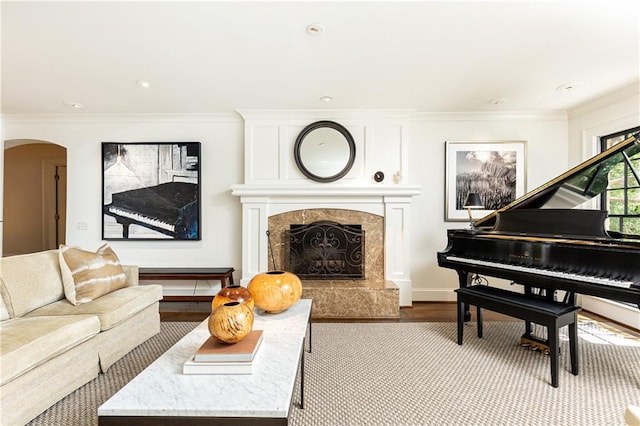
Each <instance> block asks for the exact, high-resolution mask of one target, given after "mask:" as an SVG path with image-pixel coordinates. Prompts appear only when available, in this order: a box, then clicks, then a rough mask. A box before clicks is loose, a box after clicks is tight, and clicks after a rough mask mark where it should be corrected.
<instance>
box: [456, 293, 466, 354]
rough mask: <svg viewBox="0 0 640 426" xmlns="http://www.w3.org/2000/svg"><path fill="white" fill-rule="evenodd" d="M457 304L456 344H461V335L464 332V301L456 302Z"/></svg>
mask: <svg viewBox="0 0 640 426" xmlns="http://www.w3.org/2000/svg"><path fill="white" fill-rule="evenodd" d="M457 306H458V344H459V345H462V336H463V333H464V321H463V318H464V316H465V309H466V306H467V304H466V303H461V302H458V303H457Z"/></svg>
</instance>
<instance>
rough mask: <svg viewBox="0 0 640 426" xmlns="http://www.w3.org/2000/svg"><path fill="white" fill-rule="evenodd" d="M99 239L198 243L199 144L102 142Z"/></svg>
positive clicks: (199, 236) (199, 234)
mask: <svg viewBox="0 0 640 426" xmlns="http://www.w3.org/2000/svg"><path fill="white" fill-rule="evenodd" d="M102 184H103V185H102V186H103V188H102V217H103V219H102V238H103V239H104V240H159V239H165V240H200V238H201V229H200V204H201V203H200V198H201V196H200V142H170V143H166V142H155V143H154V142H134V143H120V142H103V143H102Z"/></svg>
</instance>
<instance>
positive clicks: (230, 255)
mask: <svg viewBox="0 0 640 426" xmlns="http://www.w3.org/2000/svg"><path fill="white" fill-rule="evenodd" d="M3 121H4V139H5V140H11V139H39V140H46V141H51V142H54V143H57V144H60V145H62V146H65V147H66V148H67V155H68V182H69V184H68V220H67V229H68V231H67V243H68V244H71V245H78V246H81V247H84V248H87V249H95V248H97V247H98V246H99V245H100V244H101V239H100V238H101V221H102V215H101V194H100V191H101V185H102V183H101V154H100V142H103V141H122V142H134V141H140V142H149V141H159V142H170V141H200V142H202V165H203V168H202V201H203V203H202V204H203V205H202V217H203V225H202V227H203V234H202V241H198V242H170V243H166V244H163V243H160V242H148V241H128V242H120V241H114V242H112V243H111V244H112V245H113V247H114V248H115V250H116V252H117V253H118V254H119V255H120V257H121V258H122V261H123V262H125V263H134V264H138V265H141V266H174V265H183V266H227V265H228V266H233V267H235V268H236V270H237V271H238V272H237V273H236V276H237V277H240V276H242V272H241V269H242V265H241V246H240V244H241V241H240V240H241V235H242V227H241V220H242V218H241V214H242V213H241V204H240V201H239V200H238V198H237V197H233V196H231V194H230V188H231V186H232V185H234V184H238V183H242V182H243V178H244V169H243V168H244V166H243V164H244V153H243V146H244V135H243V128H244V127H243V126H244V123H243V122H242V120H241V119H240V117H239V116H227V115H224V116H219V115H187V116H145V115H142V116H137V115H131V116H117V117H82V116H79V117H75V116H67V117H14V116H9V117H7V116H5V117H3ZM408 128H409V131H408V133H409V134H408V140H409V143H408V150H407V151H408V154H409V160H408V163H409V165H408V168H407V169H408V170H409V171H410V173H409V177H408V179H407V181H406V183H407V184H409V185H420V186H421V187H422V191H421V194H420V195H419V196H417V197H414V200H413V201H412V218H411V229H412V232H411V242H410V244H411V252H412V259H413V260H412V265H411V277H412V281H413V300H416V301H432V300H435V301H438V300H454V293H453V291H452V290H453V289H454V288H456V287H457V276H456V274H455V272H454V271H452V270H448V269H442V268H439V267H438V265H437V262H436V253H437V252H438V251H440V250H443V249H444V248H445V246H446V242H447V237H446V229H447V228H459V227H466V226H468V225H467V224H466V223H461V222H445V221H444V198H445V194H444V187H445V182H444V164H445V158H444V155H445V154H444V146H445V141H447V140H468V141H488V140H526V141H527V166H528V167H527V189H528V190H530V189H532V188H534V187H536V186H538V185H540V184H542V183H544V182H546V181H548V180H550V179H552V178H553V177H555V176H557V175H558V174H560V173H562V172H564V171H565V170H567V168H568V167H567V165H568V145H567V134H568V130H567V119H566V115H565V114H564V113H545V114H483V113H469V114H428V113H418V114H414V115H413V118H412V119H411V121H410V122H409V125H408ZM79 222H87V223H88V225H89V227H88V229H87V230H79V229H77V225H78V223H79Z"/></svg>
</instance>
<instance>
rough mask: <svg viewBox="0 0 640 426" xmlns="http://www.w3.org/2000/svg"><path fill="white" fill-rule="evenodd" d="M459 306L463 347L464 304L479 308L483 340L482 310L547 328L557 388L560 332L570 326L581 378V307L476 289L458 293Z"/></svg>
mask: <svg viewBox="0 0 640 426" xmlns="http://www.w3.org/2000/svg"><path fill="white" fill-rule="evenodd" d="M455 291H456V293H457V303H458V306H457V307H458V344H459V345H462V336H463V325H464V313H465V304H469V305H474V306H476V307H477V323H478V337H482V309H483V308H484V309H489V310H490V311H494V312H498V313H501V314H505V315H508V316H511V317H515V318H519V319H522V320H525V321H527V322H532V323H535V324H540V325H543V326H545V327H547V335H548V339H549V343H548V344H549V358H550V359H551V385H552V386H553V387H555V388H557V387H558V365H559V359H560V342H559V330H560V328H562V327H564V326H565V325H568V326H569V350H570V352H571V373H572V374H574V375H577V374H578V343H577V334H578V333H577V331H578V326H577V316H578V312H579V311H580V309H581V308H580V307H579V306H575V305H573V304H565V303H560V302H555V301H551V300H546V299H541V298H538V297H535V296H531V295H527V294H522V293H516V292H513V291H508V290H504V289H501V288H497V287H490V286H486V285H474V286H470V287H462V288H458V289H456V290H455Z"/></svg>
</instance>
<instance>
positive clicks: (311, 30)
mask: <svg viewBox="0 0 640 426" xmlns="http://www.w3.org/2000/svg"><path fill="white" fill-rule="evenodd" d="M306 31H307V34H309V35H312V36H318V35H320V34H322V33H323V32H324V27H323V26H322V25H320V24H309V25H307V29H306Z"/></svg>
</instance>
